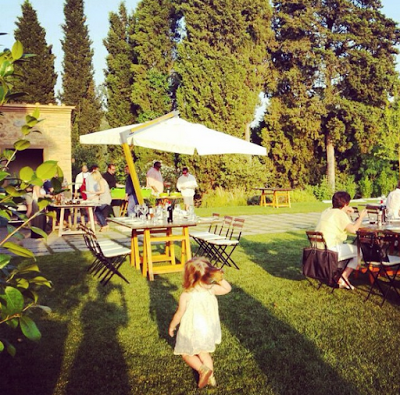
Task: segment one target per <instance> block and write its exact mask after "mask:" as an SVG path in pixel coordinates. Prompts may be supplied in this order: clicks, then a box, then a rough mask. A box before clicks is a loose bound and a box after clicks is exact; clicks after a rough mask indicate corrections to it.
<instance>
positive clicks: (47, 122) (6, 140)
mask: <svg viewBox="0 0 400 395" xmlns="http://www.w3.org/2000/svg"><path fill="white" fill-rule="evenodd" d="M37 107H38V108H39V110H40V116H39V119H42V121H41V122H39V123H38V124H37V125H36V126H35V127H34V129H33V130H37V131H39V132H40V133H34V132H31V133H30V134H29V135H28V136H27V139H28V140H29V141H30V143H31V145H30V147H29V148H28V149H26V150H24V151H18V152H17V155H16V159H15V160H14V161H12V162H11V163H10V166H9V171H10V173H11V175H18V173H19V170H20V169H21V168H22V167H24V166H30V167H31V168H32V169H34V170H35V169H36V168H37V167H38V166H39V165H40V164H41V163H42V162H44V161H46V160H55V161H57V162H58V165H59V166H60V167H61V169H62V170H63V172H64V176H65V178H66V179H67V181H68V184H70V183H71V179H72V163H71V113H72V111H73V109H74V107H70V106H64V105H62V106H57V105H41V104H19V103H15V104H5V105H3V106H1V107H0V112H1V113H2V115H1V116H0V148H1V149H4V148H12V147H13V143H14V142H15V141H17V140H19V139H21V138H24V136H23V134H22V132H21V127H22V126H23V125H24V124H25V122H26V121H25V116H26V115H28V114H32V113H33V111H34V110H35V108H37Z"/></svg>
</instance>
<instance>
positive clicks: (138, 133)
mask: <svg viewBox="0 0 400 395" xmlns="http://www.w3.org/2000/svg"><path fill="white" fill-rule="evenodd" d="M80 142H81V144H94V145H97V144H105V145H119V144H121V145H122V147H123V149H124V153H125V157H126V160H127V164H128V166H129V171H130V174H131V177H132V181H133V185H134V188H135V192H136V195H137V197H138V200H139V203H142V202H143V198H142V195H141V191H140V185H139V180H138V178H137V174H136V170H135V167H134V164H133V160H132V155H131V152H130V149H129V145H136V146H139V147H145V148H152V149H156V150H160V151H167V152H175V153H178V154H189V155H193V154H194V153H195V151H197V153H198V154H199V155H213V154H214V155H215V154H246V155H266V154H267V150H266V149H265V148H264V147H261V146H259V145H257V144H253V143H250V142H248V141H245V140H242V139H239V138H237V137H234V136H230V135H228V134H225V133H222V132H218V131H216V130H213V129H209V128H207V127H205V126H203V125H200V124H196V123H191V122H188V121H185V120H183V119H181V118H179V117H178V112H172V113H169V114H166V115H164V116H163V117H160V118H157V119H155V120H153V121H149V122H146V123H142V124H135V125H127V126H121V127H118V128H113V129H108V130H103V131H101V132H95V133H89V134H86V135H82V136H80Z"/></svg>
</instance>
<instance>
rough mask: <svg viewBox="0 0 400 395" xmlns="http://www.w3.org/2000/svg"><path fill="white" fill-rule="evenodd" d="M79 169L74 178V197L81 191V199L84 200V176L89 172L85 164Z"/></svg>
mask: <svg viewBox="0 0 400 395" xmlns="http://www.w3.org/2000/svg"><path fill="white" fill-rule="evenodd" d="M81 170H82V171H81V172H80V173H79V174H78V175H77V176H76V178H75V197H76V198H77V197H79V193H81V196H82V199H83V200H86V193H85V189H86V177H87V176H88V174H89V173H88V168H87V166H86V165H83V166H82V169H81Z"/></svg>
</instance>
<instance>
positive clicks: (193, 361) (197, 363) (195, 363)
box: [182, 355, 203, 372]
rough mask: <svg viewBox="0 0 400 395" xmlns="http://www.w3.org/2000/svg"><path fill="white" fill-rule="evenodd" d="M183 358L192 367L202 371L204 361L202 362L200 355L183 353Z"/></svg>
mask: <svg viewBox="0 0 400 395" xmlns="http://www.w3.org/2000/svg"><path fill="white" fill-rule="evenodd" d="M182 358H183V360H184V361H185V362H186V363H187V364H188V365H189V366H190V367H191V368H192V369H194V370H197V371H198V372H199V371H200V367H201V365H203V362H201V359H200V358H199V356H198V355H182Z"/></svg>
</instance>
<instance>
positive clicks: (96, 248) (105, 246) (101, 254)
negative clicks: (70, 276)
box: [79, 224, 131, 285]
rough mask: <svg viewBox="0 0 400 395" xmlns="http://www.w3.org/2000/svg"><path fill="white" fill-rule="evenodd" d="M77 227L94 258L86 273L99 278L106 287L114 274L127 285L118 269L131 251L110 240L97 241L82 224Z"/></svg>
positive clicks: (93, 234)
mask: <svg viewBox="0 0 400 395" xmlns="http://www.w3.org/2000/svg"><path fill="white" fill-rule="evenodd" d="M79 227H80V229H81V230H82V231H83V238H84V240H85V244H86V246H87V247H88V249H89V251H90V252H91V253H92V255H93V258H94V260H93V262H92V264H91V265H90V266H89V269H88V272H89V273H91V274H92V275H93V276H94V277H97V278H99V279H100V283H101V284H102V285H107V284H108V282H109V281H110V280H111V278H112V277H113V276H114V275H115V274H116V275H117V276H119V277H120V278H122V279H123V280H124V281H125V282H126V283H128V284H129V281H128V280H127V279H126V278H125V276H124V275H123V274H122V273H121V272H120V271H119V268H120V267H121V265H122V264H123V263H124V262H125V260H126V257H127V256H128V255H129V254H130V253H131V249H130V248H127V247H124V246H123V245H121V244H119V243H117V242H115V241H113V240H110V239H107V240H98V239H97V237H96V234H95V233H94V232H93V230H92V229H90V228H88V227H87V226H85V225H82V224H81V225H80V226H79Z"/></svg>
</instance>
